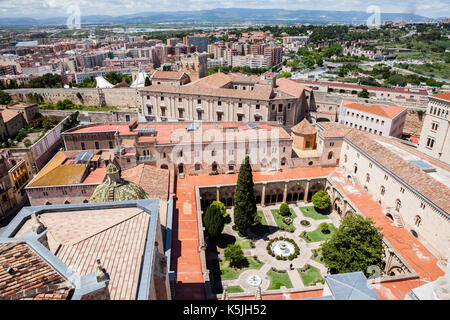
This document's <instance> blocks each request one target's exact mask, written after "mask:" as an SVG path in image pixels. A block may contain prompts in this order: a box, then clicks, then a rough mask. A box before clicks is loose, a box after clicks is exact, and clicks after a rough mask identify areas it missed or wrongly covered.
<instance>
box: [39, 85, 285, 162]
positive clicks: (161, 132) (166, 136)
mask: <svg viewBox="0 0 450 320" xmlns="http://www.w3.org/2000/svg"><path fill="white" fill-rule="evenodd" d="M171 87H176V86H173V85H172V86H171ZM184 87H186V86H184ZM188 124H190V122H166V123H162V122H159V123H156V122H155V123H151V124H139V125H138V126H137V127H136V128H135V129H133V131H130V128H129V126H128V125H122V124H119V125H117V124H98V125H89V126H86V127H80V128H76V129H74V130H72V131H70V132H67V133H65V134H71V133H83V132H106V131H111V130H116V128H117V127H119V132H120V135H125V136H133V135H137V134H138V129H142V128H155V130H156V137H152V136H140V137H137V142H153V141H155V140H156V142H157V144H170V143H173V141H172V139H171V137H172V133H173V132H174V131H175V130H181V131H183V132H184V133H185V134H186V135H193V134H194V132H193V131H191V132H188V131H187V130H186V126H187V125H188ZM196 125H197V126H198V124H196ZM258 126H259V128H257V129H250V128H249V127H248V125H247V123H237V122H236V123H235V122H202V123H201V128H202V130H203V131H204V132H203V133H204V134H205V140H204V141H209V140H210V134H208V132H206V131H207V130H209V129H219V130H223V129H225V128H236V129H237V131H236V132H235V134H234V138H235V139H239V137H240V136H242V132H243V131H248V130H253V131H254V132H256V133H257V134H261V135H262V134H264V133H265V132H264V131H268V132H270V131H278V136H279V138H280V139H290V138H291V137H290V136H289V134H288V133H287V132H286V131H285V130H284V129H283V127H281V126H279V125H272V124H268V123H258ZM206 134H208V137H206ZM228 134H229V135H231V131H230V132H228ZM256 137H257V136H256V135H255V138H256ZM269 137H270V134H269ZM127 139H130V138H127ZM122 141H123V140H122ZM190 141H193V140H190ZM44 169H45V168H44Z"/></svg>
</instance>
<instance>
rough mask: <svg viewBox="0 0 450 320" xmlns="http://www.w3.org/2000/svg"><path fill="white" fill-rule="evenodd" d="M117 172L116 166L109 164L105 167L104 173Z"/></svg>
mask: <svg viewBox="0 0 450 320" xmlns="http://www.w3.org/2000/svg"><path fill="white" fill-rule="evenodd" d="M118 172H119V168H117V166H116V165H115V164H114V163H112V162H110V163H109V164H108V165H107V166H106V173H118Z"/></svg>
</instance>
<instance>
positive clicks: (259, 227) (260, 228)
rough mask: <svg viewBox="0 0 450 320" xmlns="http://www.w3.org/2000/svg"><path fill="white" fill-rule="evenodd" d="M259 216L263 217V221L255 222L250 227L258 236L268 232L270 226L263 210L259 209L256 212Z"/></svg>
mask: <svg viewBox="0 0 450 320" xmlns="http://www.w3.org/2000/svg"><path fill="white" fill-rule="evenodd" d="M256 215H257V216H259V217H261V223H258V224H255V225H253V226H251V227H250V231H251V232H252V233H254V234H256V235H257V236H263V235H264V234H266V233H268V232H269V231H270V230H269V227H268V225H267V220H266V217H264V214H263V212H262V211H261V210H258V212H257V213H256Z"/></svg>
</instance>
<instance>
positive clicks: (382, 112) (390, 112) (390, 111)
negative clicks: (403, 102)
mask: <svg viewBox="0 0 450 320" xmlns="http://www.w3.org/2000/svg"><path fill="white" fill-rule="evenodd" d="M342 103H343V105H344V106H345V107H346V108H349V109H353V110H358V111H363V112H367V113H371V114H374V115H377V116H381V117H385V118H389V119H392V118H394V117H395V116H397V115H398V114H399V113H401V112H402V111H403V110H405V109H406V108H405V107H401V106H381V105H366V104H360V103H354V102H351V101H343V102H342Z"/></svg>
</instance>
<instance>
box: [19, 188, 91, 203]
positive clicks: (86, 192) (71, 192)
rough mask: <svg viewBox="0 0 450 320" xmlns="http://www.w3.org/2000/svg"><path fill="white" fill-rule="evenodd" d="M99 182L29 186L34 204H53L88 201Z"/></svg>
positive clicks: (28, 191) (28, 193)
mask: <svg viewBox="0 0 450 320" xmlns="http://www.w3.org/2000/svg"><path fill="white" fill-rule="evenodd" d="M98 185H99V183H90V184H88V183H83V184H73V185H66V186H60V185H57V186H45V187H27V189H26V192H27V195H28V199H29V201H30V204H31V205H32V206H44V205H53V204H70V203H88V202H89V198H90V197H91V195H92V194H93V193H94V190H95V188H97V186H98Z"/></svg>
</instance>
